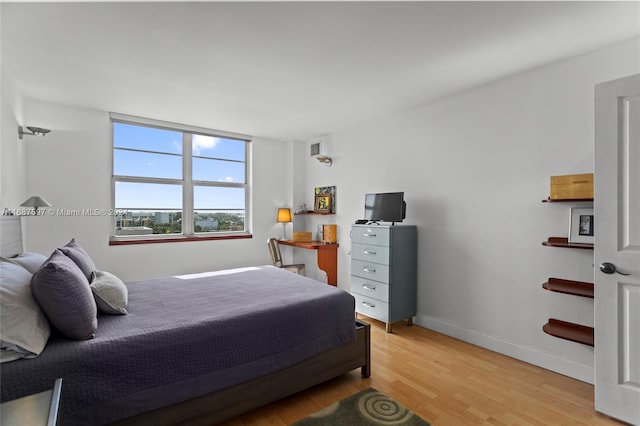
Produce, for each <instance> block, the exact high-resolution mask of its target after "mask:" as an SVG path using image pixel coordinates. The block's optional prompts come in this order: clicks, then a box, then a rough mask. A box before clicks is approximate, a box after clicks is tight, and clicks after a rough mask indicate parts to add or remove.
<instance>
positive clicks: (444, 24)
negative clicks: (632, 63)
mask: <svg viewBox="0 0 640 426" xmlns="http://www.w3.org/2000/svg"><path fill="white" fill-rule="evenodd" d="M0 14H1V28H0V31H1V36H2V51H1V54H2V58H1V61H2V62H1V66H2V72H3V73H4V76H3V78H10V79H11V80H12V81H13V84H15V86H16V87H17V89H18V90H19V91H20V92H21V93H22V94H23V96H24V97H25V98H27V99H30V98H32V99H38V100H44V101H51V102H56V103H61V104H67V105H73V106H79V107H86V108H96V109H100V110H105V111H114V112H119V113H123V114H131V115H138V116H143V117H148V118H154V119H161V120H167V121H173V122H178V123H183V124H190V125H197V126H203V127H209V128H214V129H220V130H226V131H232V132H240V133H246V134H251V135H256V136H264V137H271V138H276V139H295V140H308V139H309V138H311V137H313V136H316V135H319V134H324V133H332V132H334V131H336V130H339V129H342V128H345V127H348V126H350V125H353V124H356V123H360V122H363V121H366V120H372V119H375V118H377V117H380V116H384V115H388V114H391V113H394V112H397V111H401V110H404V109H407V108H411V107H413V106H416V105H419V104H422V103H425V102H429V101H432V100H434V99H437V98H440V97H443V96H446V95H448V94H451V93H454V92H458V91H461V90H464V89H466V88H469V87H472V86H476V85H480V84H484V83H487V82H490V81H493V80H496V79H500V78H503V77H505V76H508V75H511V74H514V73H518V72H521V71H524V70H526V69H529V68H532V67H536V66H539V65H542V64H545V63H549V62H552V61H556V60H559V59H562V58H565V57H569V56H574V55H577V54H580V53H584V52H587V51H590V50H593V49H596V48H599V47H602V46H605V45H608V44H611V43H614V42H617V41H620V40H624V39H628V38H631V37H633V36H637V35H638V34H640V2H638V1H626V2H610V1H605V2H591V1H588V2H578V1H570V2H479V1H472V2H420V1H416V2H257V3H249V2H240V3H237V2H236V3H222V2H197V3H152V2H145V3H135V4H133V3H131V4H129V3H124V2H120V3H53V2H50V3H7V2H4V3H2V4H0ZM27 118H28V117H27ZM36 124H37V123H36Z"/></svg>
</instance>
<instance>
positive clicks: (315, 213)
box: [293, 212, 335, 216]
mask: <svg viewBox="0 0 640 426" xmlns="http://www.w3.org/2000/svg"><path fill="white" fill-rule="evenodd" d="M332 214H335V213H319V212H304V213H294V214H293V215H294V216H305V215H320V216H329V215H332Z"/></svg>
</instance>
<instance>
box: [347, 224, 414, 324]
mask: <svg viewBox="0 0 640 426" xmlns="http://www.w3.org/2000/svg"><path fill="white" fill-rule="evenodd" d="M351 243H352V245H351V294H352V295H353V297H355V299H356V312H357V313H361V314H363V315H366V316H368V317H371V318H375V319H377V320H380V321H383V322H384V323H386V328H387V333H391V331H392V328H391V327H392V326H391V325H392V323H393V322H395V321H399V320H407V322H408V323H409V325H411V324H412V322H413V317H414V316H415V314H416V283H417V230H416V227H415V225H389V226H386V225H352V227H351Z"/></svg>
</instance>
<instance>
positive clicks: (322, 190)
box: [313, 186, 336, 213]
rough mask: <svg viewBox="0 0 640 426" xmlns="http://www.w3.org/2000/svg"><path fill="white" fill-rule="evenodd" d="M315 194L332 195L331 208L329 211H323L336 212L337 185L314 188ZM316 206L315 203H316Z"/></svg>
mask: <svg viewBox="0 0 640 426" xmlns="http://www.w3.org/2000/svg"><path fill="white" fill-rule="evenodd" d="M313 192H314V195H316V196H317V195H329V196H331V208H330V210H329V211H327V212H323V213H335V212H336V187H335V186H317V187H316V188H315V189H314V191H313ZM314 207H315V203H314Z"/></svg>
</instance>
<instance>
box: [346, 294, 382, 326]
mask: <svg viewBox="0 0 640 426" xmlns="http://www.w3.org/2000/svg"><path fill="white" fill-rule="evenodd" d="M353 297H354V298H355V299H356V312H358V313H361V314H363V315H366V316H368V317H371V318H375V319H377V320H380V321H384V322H388V320H389V304H388V303H385V302H381V301H379V300H376V299H372V298H370V297H365V296H362V295H360V294H357V293H356V294H354V295H353Z"/></svg>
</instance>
